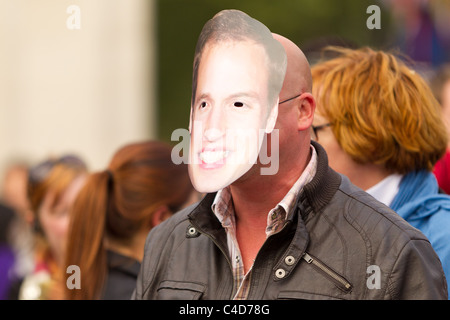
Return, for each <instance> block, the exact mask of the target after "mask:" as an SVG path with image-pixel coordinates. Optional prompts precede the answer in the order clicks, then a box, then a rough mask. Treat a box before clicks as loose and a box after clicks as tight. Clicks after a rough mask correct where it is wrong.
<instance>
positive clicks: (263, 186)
mask: <svg viewBox="0 0 450 320" xmlns="http://www.w3.org/2000/svg"><path fill="white" fill-rule="evenodd" d="M308 150H309V149H308ZM310 159H311V155H310V152H304V153H303V154H300V156H299V157H297V159H296V160H295V161H294V162H293V163H291V165H289V166H288V165H283V164H280V169H279V171H278V173H277V174H275V175H260V174H258V172H253V174H251V175H250V177H243V179H240V180H239V181H236V182H235V183H233V184H232V185H231V186H230V191H231V196H232V199H233V204H234V210H235V212H236V217H237V219H239V220H240V221H241V222H244V223H246V222H248V223H250V225H254V224H255V223H258V221H260V222H261V224H264V226H265V224H266V221H267V214H268V213H269V211H270V210H271V209H273V208H274V207H275V206H276V205H277V204H278V203H279V202H280V201H281V200H282V199H283V198H284V197H285V196H286V194H287V193H288V192H289V190H290V189H291V188H292V186H293V185H294V183H295V182H296V181H297V180H298V178H299V177H300V176H301V174H302V173H303V171H304V169H305V167H306V166H307V164H308V162H309V160H310ZM291 161H292V159H291ZM254 170H259V169H257V168H254Z"/></svg>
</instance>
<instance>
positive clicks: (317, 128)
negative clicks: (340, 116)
mask: <svg viewBox="0 0 450 320" xmlns="http://www.w3.org/2000/svg"><path fill="white" fill-rule="evenodd" d="M330 126H331V123H329V122H328V123H324V124H321V125H319V126H311V128H312V132H311V139H313V140H314V141H318V140H319V137H318V135H317V133H318V132H319V131H320V130H322V129H324V128H326V127H330Z"/></svg>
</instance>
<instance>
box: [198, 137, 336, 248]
mask: <svg viewBox="0 0 450 320" xmlns="http://www.w3.org/2000/svg"><path fill="white" fill-rule="evenodd" d="M311 144H312V145H313V147H314V148H315V149H316V152H317V158H318V161H317V172H316V175H315V176H314V178H313V179H312V181H311V182H309V183H308V184H306V185H305V186H304V187H303V192H301V195H300V197H299V198H298V199H297V203H296V206H295V207H294V208H293V210H297V211H298V212H299V213H300V214H301V217H302V218H303V219H305V218H306V216H307V215H308V214H309V213H310V212H311V211H313V212H315V213H318V212H320V211H321V210H322V209H323V208H324V207H325V206H326V205H327V204H328V203H329V202H330V200H331V198H332V197H333V196H334V194H335V193H336V191H337V189H338V188H339V186H340V183H341V176H340V175H339V174H338V173H337V172H335V171H334V170H333V169H331V168H330V167H329V166H328V157H327V154H326V152H325V150H324V149H323V147H322V146H321V145H320V144H319V143H317V142H315V141H311ZM216 194H217V192H214V193H209V194H207V195H206V196H205V197H204V198H203V200H202V201H201V202H200V203H199V204H198V205H197V207H196V208H195V209H194V210H193V211H192V212H191V213H190V214H189V219H190V221H191V223H192V224H193V225H194V226H195V227H196V228H197V229H198V230H199V231H200V232H202V233H207V234H209V235H210V236H212V238H213V240H215V241H217V242H218V243H221V244H225V245H226V243H227V240H226V234H225V231H224V229H223V228H222V225H221V223H220V222H219V220H218V219H217V218H216V216H215V215H214V214H213V212H211V205H212V203H213V201H214V198H215V196H216ZM294 216H295V215H294V214H289V215H288V217H289V219H291V220H292V219H293V217H294Z"/></svg>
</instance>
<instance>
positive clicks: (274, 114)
mask: <svg viewBox="0 0 450 320" xmlns="http://www.w3.org/2000/svg"><path fill="white" fill-rule="evenodd" d="M279 101H280V98H279V97H278V99H277V101H276V102H275V105H274V106H273V107H272V108H271V110H270V114H269V117H268V118H267V124H266V133H271V132H272V131H273V129H274V128H275V124H276V122H277V118H278V103H279Z"/></svg>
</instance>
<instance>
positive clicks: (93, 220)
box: [66, 141, 193, 299]
mask: <svg viewBox="0 0 450 320" xmlns="http://www.w3.org/2000/svg"><path fill="white" fill-rule="evenodd" d="M171 151H172V148H171V147H170V146H169V145H168V144H165V143H163V142H158V141H150V142H142V143H134V144H129V145H127V146H125V147H123V148H121V149H120V150H119V151H118V152H117V153H116V154H115V155H114V157H113V159H112V161H111V162H110V164H109V166H108V169H107V170H104V171H102V172H97V173H93V174H91V175H90V177H88V179H87V182H86V184H85V186H84V187H83V189H82V190H81V191H80V193H79V195H78V197H77V200H76V201H75V204H74V207H73V211H72V213H71V214H72V216H71V223H70V226H69V242H68V247H67V258H66V264H67V265H77V266H78V267H79V268H80V270H81V272H82V276H81V279H80V280H81V290H67V294H68V298H69V299H98V298H100V297H101V294H102V289H103V287H104V282H105V280H106V274H107V261H106V249H105V239H106V238H108V237H113V238H115V239H119V240H120V239H122V240H124V241H126V240H127V239H129V238H130V237H131V236H132V235H133V234H134V233H135V232H136V231H137V230H139V229H140V228H142V226H149V221H150V219H151V216H152V213H153V212H154V211H155V210H156V209H157V208H158V207H160V206H161V205H167V206H168V207H169V208H170V209H171V211H172V212H176V211H177V210H178V209H179V208H180V206H182V205H183V204H184V202H185V201H186V200H187V198H188V196H189V195H190V194H191V192H192V191H193V187H192V185H191V182H190V180H189V175H188V171H187V166H186V165H185V164H180V165H175V164H174V163H173V162H172V161H171ZM150 227H151V226H149V228H150Z"/></svg>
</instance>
